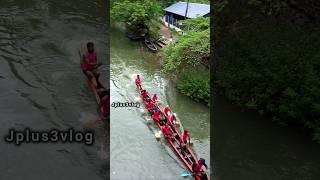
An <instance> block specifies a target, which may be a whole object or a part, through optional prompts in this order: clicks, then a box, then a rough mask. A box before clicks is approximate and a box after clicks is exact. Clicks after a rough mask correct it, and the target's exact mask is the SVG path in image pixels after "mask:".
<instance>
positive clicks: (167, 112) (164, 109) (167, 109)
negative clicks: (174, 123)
mask: <svg viewBox="0 0 320 180" xmlns="http://www.w3.org/2000/svg"><path fill="white" fill-rule="evenodd" d="M163 113H164V114H165V115H166V116H167V117H169V116H170V114H171V109H170V108H169V106H168V105H166V107H164V108H163Z"/></svg>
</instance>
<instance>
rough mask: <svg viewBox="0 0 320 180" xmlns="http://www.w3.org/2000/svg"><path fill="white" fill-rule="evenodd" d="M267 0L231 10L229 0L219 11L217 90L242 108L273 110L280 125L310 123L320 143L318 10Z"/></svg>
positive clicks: (319, 34) (215, 75)
mask: <svg viewBox="0 0 320 180" xmlns="http://www.w3.org/2000/svg"><path fill="white" fill-rule="evenodd" d="M271 2H274V1H270V4H269V6H268V4H267V3H266V1H258V0H252V1H249V3H248V4H245V6H244V7H241V8H240V9H241V11H237V12H232V11H231V10H230V9H228V8H229V6H232V5H234V4H232V3H235V2H234V1H229V6H228V5H227V6H225V7H224V8H225V9H223V11H224V12H221V14H219V16H220V17H219V18H220V19H219V18H218V21H219V20H220V21H219V23H218V27H217V28H218V30H219V31H218V32H217V34H218V36H217V39H218V45H217V47H218V48H219V52H222V53H221V54H219V55H220V56H219V62H218V65H219V66H218V68H217V72H216V73H215V74H214V77H215V87H216V91H217V92H220V93H221V94H224V95H225V97H227V98H228V99H229V100H231V101H233V102H235V103H237V104H239V105H241V106H243V107H246V108H249V109H255V110H257V111H259V112H265V113H268V114H271V115H273V116H274V120H276V121H278V122H279V123H281V124H301V125H303V126H305V127H307V128H310V129H311V130H312V132H313V139H314V140H316V141H318V142H320V95H319V94H320V51H319V50H320V49H319V47H320V32H319V30H318V25H317V23H315V22H316V21H317V20H316V19H314V18H312V17H316V11H315V12H314V13H313V11H312V8H313V7H312V8H309V9H308V8H306V9H305V10H304V11H300V10H296V7H297V6H299V2H300V5H301V7H303V6H304V5H305V4H301V3H302V1H297V4H295V5H294V6H292V5H290V4H286V3H284V1H275V3H271ZM227 4H228V3H227ZM303 8H304V7H303ZM292 14H299V17H300V18H292ZM253 15H254V16H253ZM296 16H298V15H296ZM284 19H285V20H286V21H283V20H284ZM279 22H281V23H279Z"/></svg>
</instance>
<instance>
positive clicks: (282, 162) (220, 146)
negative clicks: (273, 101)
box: [213, 96, 320, 180]
mask: <svg viewBox="0 0 320 180" xmlns="http://www.w3.org/2000/svg"><path fill="white" fill-rule="evenodd" d="M215 101H216V107H215V112H214V128H213V134H214V139H215V142H214V157H213V158H214V162H215V171H216V175H217V178H216V179H221V180H233V179H235V178H236V179H238V180H247V179H263V180H269V179H270V180H317V179H319V177H320V171H319V168H320V153H319V152H320V146H319V145H318V144H316V143H314V142H312V141H311V140H310V137H309V136H307V135H306V134H305V133H303V132H302V131H301V129H299V128H297V127H281V126H279V125H277V124H276V123H274V122H272V121H271V118H267V117H263V116H261V115H258V114H257V113H255V112H251V111H244V110H241V109H240V108H238V107H236V106H234V105H231V104H230V103H229V102H227V101H226V100H225V99H224V98H222V97H220V96H218V97H216V99H215Z"/></svg>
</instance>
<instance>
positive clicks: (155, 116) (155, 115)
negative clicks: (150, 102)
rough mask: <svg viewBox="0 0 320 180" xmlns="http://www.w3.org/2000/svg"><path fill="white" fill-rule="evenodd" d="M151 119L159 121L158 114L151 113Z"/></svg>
mask: <svg viewBox="0 0 320 180" xmlns="http://www.w3.org/2000/svg"><path fill="white" fill-rule="evenodd" d="M152 118H153V119H156V120H159V119H160V114H159V113H158V112H157V111H156V112H154V113H153V115H152Z"/></svg>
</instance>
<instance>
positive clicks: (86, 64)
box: [81, 42, 99, 88]
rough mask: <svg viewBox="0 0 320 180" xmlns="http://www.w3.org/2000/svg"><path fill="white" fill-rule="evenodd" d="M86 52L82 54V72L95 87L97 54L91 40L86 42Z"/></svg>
mask: <svg viewBox="0 0 320 180" xmlns="http://www.w3.org/2000/svg"><path fill="white" fill-rule="evenodd" d="M87 50H88V51H87V52H86V53H85V54H84V55H83V56H82V60H81V67H82V71H83V73H84V74H85V75H86V76H87V77H88V79H89V80H90V81H91V82H92V84H93V85H94V87H95V88H97V79H98V77H99V74H98V72H97V68H98V65H97V54H96V52H95V51H94V44H93V43H92V42H88V43H87Z"/></svg>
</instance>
